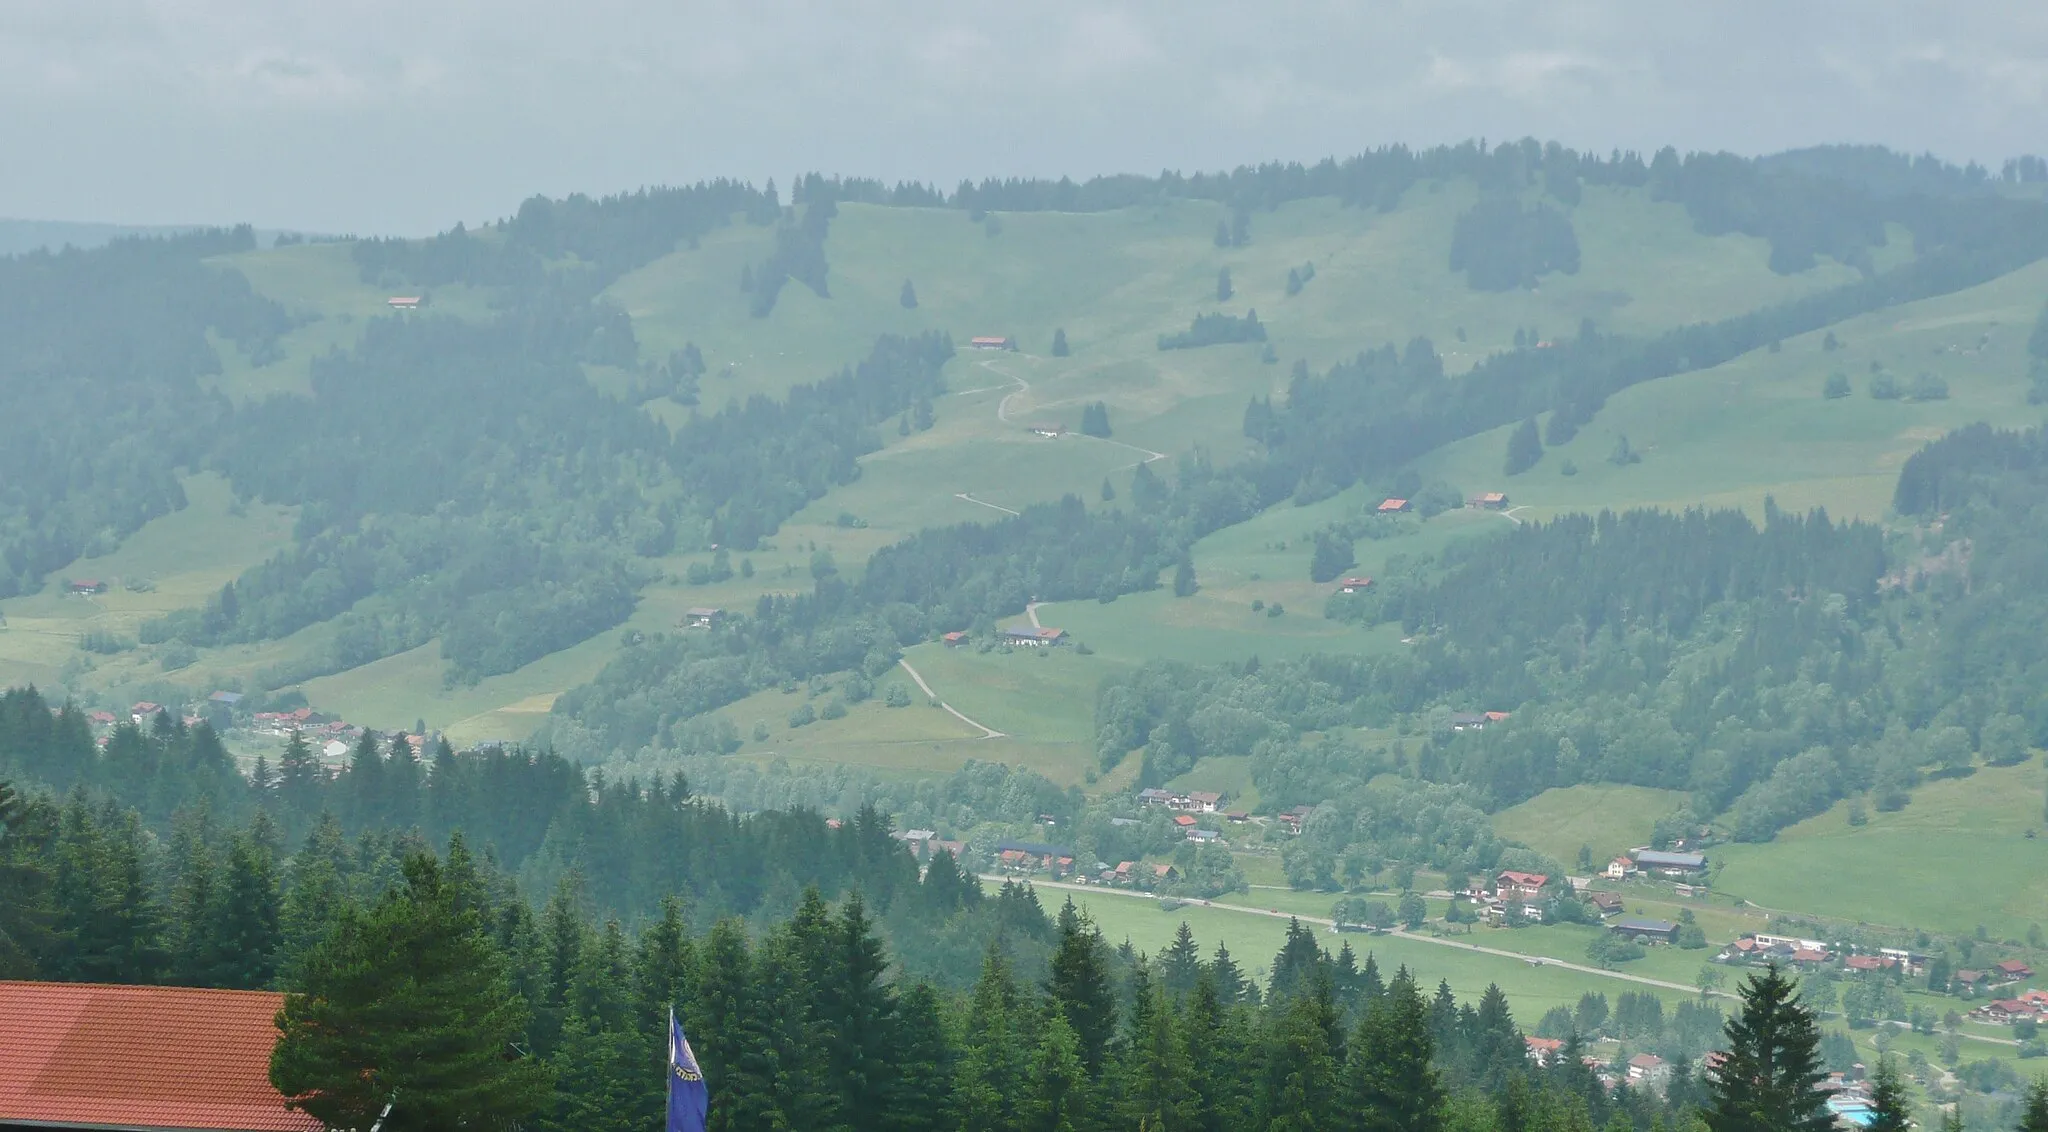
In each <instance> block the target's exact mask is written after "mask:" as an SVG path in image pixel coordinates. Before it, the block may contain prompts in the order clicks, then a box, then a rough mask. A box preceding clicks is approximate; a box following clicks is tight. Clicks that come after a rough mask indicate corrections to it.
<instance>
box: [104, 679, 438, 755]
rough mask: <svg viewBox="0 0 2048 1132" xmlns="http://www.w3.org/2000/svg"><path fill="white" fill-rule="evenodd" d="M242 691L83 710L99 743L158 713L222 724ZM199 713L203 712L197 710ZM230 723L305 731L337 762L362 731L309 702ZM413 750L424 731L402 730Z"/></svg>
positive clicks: (283, 733)
mask: <svg viewBox="0 0 2048 1132" xmlns="http://www.w3.org/2000/svg"><path fill="white" fill-rule="evenodd" d="M244 698H245V697H244V696H243V695H242V693H240V692H227V691H219V692H214V693H213V694H211V695H209V696H207V697H206V699H205V700H204V701H203V702H200V703H194V704H189V705H185V706H183V707H179V706H177V705H172V704H160V703H157V702H155V701H154V700H138V701H136V702H135V703H133V704H130V705H128V709H127V710H126V711H125V712H122V711H105V710H101V711H95V712H91V713H89V714H88V715H87V716H86V719H87V721H88V722H90V723H91V725H92V728H93V731H94V732H95V734H96V736H97V739H98V741H99V743H100V744H101V745H102V746H104V745H105V744H106V742H107V739H108V738H109V737H110V736H111V735H112V734H113V732H114V729H115V728H117V727H119V726H120V725H122V724H123V723H132V724H134V725H135V726H137V727H148V726H150V724H151V721H153V720H154V719H155V718H156V717H157V716H158V715H160V714H170V715H175V716H177V718H178V719H180V720H181V721H182V722H183V723H184V724H185V726H187V727H197V726H199V724H201V723H205V722H212V723H213V724H214V725H215V726H216V727H220V726H222V722H223V721H222V717H221V716H220V715H219V712H221V711H228V712H235V711H237V710H238V709H239V707H240V705H241V703H242V700H243V699H244ZM202 713H203V714H202ZM234 718H235V719H236V720H237V723H236V725H237V726H239V727H243V728H245V729H246V730H247V731H249V732H250V733H251V734H255V735H264V736H271V737H276V738H287V737H289V736H291V735H292V734H294V733H297V734H299V735H302V736H304V737H305V739H306V740H307V742H309V743H311V744H312V746H313V749H314V750H315V751H316V752H317V753H318V754H319V755H320V757H321V758H322V759H323V760H325V761H327V762H330V763H333V762H339V761H341V760H343V759H345V758H346V757H347V756H348V752H349V750H350V749H351V748H352V747H353V746H354V745H355V744H356V742H357V741H358V740H360V739H361V738H362V737H363V728H361V727H359V726H357V725H356V724H353V723H349V722H347V721H345V720H341V719H337V718H335V717H334V716H331V715H327V714H325V713H322V712H317V711H314V710H313V709H312V708H306V707H302V708H298V709H296V710H293V711H259V712H256V713H254V714H253V715H249V716H247V717H241V716H236V717H234ZM406 742H407V743H409V744H411V746H412V748H413V753H414V754H416V755H423V754H424V753H425V744H426V737H425V736H423V735H408V736H406Z"/></svg>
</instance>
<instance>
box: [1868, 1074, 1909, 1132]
mask: <svg viewBox="0 0 2048 1132" xmlns="http://www.w3.org/2000/svg"><path fill="white" fill-rule="evenodd" d="M1912 1126H1913V1106H1912V1102H1911V1101H1910V1100H1909V1099H1908V1098H1907V1096H1906V1082H1905V1081H1904V1080H1903V1079H1902V1078H1901V1077H1900V1076H1899V1067H1898V1064H1897V1063H1896V1062H1894V1061H1893V1060H1892V1059H1891V1058H1890V1057H1879V1058H1878V1060H1877V1072H1875V1073H1873V1074H1871V1077H1870V1122H1869V1123H1868V1124H1865V1125H1864V1126H1863V1127H1864V1128H1866V1129H1868V1130H1869V1132H1906V1130H1907V1129H1909V1128H1911V1127H1912Z"/></svg>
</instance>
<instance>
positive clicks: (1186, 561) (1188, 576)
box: [1173, 554, 1196, 927]
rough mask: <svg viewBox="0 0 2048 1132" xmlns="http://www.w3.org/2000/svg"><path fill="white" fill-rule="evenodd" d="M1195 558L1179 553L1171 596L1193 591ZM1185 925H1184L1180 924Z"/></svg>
mask: <svg viewBox="0 0 2048 1132" xmlns="http://www.w3.org/2000/svg"><path fill="white" fill-rule="evenodd" d="M1195 588H1196V587H1195V560H1194V559H1193V558H1191V557H1189V556H1188V555H1185V554H1183V555H1181V556H1180V561H1179V562H1177V563H1175V564H1174V567H1173V596H1175V597H1189V596H1192V595H1193V594H1194V592H1195ZM1182 926H1183V927H1185V926H1186V925H1182Z"/></svg>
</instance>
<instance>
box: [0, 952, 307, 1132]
mask: <svg viewBox="0 0 2048 1132" xmlns="http://www.w3.org/2000/svg"><path fill="white" fill-rule="evenodd" d="M283 1007H284V995H282V994H278V993H276V992H273V991H228V990H197V989H192V988H187V987H138V986H112V985H105V984H95V983H34V982H0V1128H15V1127H21V1128H95V1129H150V1130H152V1132H159V1130H160V1132H175V1130H183V1129H206V1130H209V1132H319V1129H320V1122H319V1121H318V1120H315V1119H313V1118H312V1117H311V1116H308V1115H306V1114H305V1113H303V1112H295V1111H293V1110H292V1109H290V1108H287V1107H286V1106H285V1097H284V1095H283V1094H281V1093H279V1092H278V1091H277V1089H276V1087H275V1086H273V1085H272V1084H271V1083H270V1051H271V1049H272V1047H274V1046H275V1045H276V1044H277V1026H276V1024H275V1021H274V1020H275V1019H276V1017H277V1013H278V1011H279V1010H281V1009H283Z"/></svg>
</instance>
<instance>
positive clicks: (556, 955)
mask: <svg viewBox="0 0 2048 1132" xmlns="http://www.w3.org/2000/svg"><path fill="white" fill-rule="evenodd" d="M579 903H580V901H579V889H578V887H577V882H576V878H575V877H574V876H573V875H571V876H566V877H563V878H562V879H561V880H560V881H559V882H557V883H556V885H555V894H554V895H553V896H552V897H550V898H549V899H548V904H547V907H546V908H545V909H544V910H543V911H542V912H541V920H540V939H539V941H538V943H539V947H540V954H539V956H538V957H537V958H538V960H539V962H538V963H537V964H536V966H537V967H538V968H539V974H540V998H539V999H538V1000H537V1001H535V1002H534V1004H533V1044H534V1048H535V1049H536V1050H538V1051H539V1052H540V1053H542V1054H543V1055H545V1054H548V1053H552V1052H553V1051H554V1048H555V1039H556V1038H557V1037H558V1036H559V1035H560V1034H561V1032H562V1024H563V1023H564V1022H566V1021H567V1020H568V1012H569V980H570V979H571V978H572V977H573V976H574V975H575V973H576V959H577V957H578V956H579V955H581V954H582V952H583V940H584V932H585V928H584V925H583V916H582V911H581V908H580V907H579Z"/></svg>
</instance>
